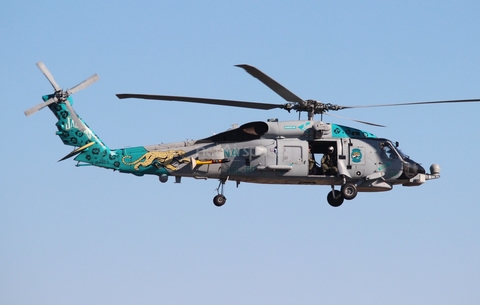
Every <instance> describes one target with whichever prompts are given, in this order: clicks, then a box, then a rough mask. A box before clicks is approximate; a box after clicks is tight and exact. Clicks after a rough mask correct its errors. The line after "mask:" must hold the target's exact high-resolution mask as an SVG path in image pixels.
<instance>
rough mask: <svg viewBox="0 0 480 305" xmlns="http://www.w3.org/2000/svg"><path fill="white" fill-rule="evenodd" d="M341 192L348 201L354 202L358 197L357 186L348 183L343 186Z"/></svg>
mask: <svg viewBox="0 0 480 305" xmlns="http://www.w3.org/2000/svg"><path fill="white" fill-rule="evenodd" d="M340 192H341V193H342V196H343V198H345V199H346V200H352V199H353V198H355V197H357V187H356V186H355V184H351V183H346V184H344V185H342V188H341V189H340Z"/></svg>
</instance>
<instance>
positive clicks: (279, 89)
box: [235, 65, 305, 105]
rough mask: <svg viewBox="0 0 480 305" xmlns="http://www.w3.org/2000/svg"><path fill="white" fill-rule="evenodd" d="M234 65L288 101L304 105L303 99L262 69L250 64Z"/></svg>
mask: <svg viewBox="0 0 480 305" xmlns="http://www.w3.org/2000/svg"><path fill="white" fill-rule="evenodd" d="M235 66H236V67H239V68H243V69H244V70H245V71H247V73H248V74H250V75H251V76H253V77H255V78H257V79H258V80H259V81H261V82H262V83H264V84H265V85H266V86H267V87H268V88H270V89H272V90H273V91H274V92H275V93H276V94H278V95H280V96H281V97H283V98H284V99H285V100H286V101H288V102H293V103H298V104H300V105H304V104H305V101H304V100H303V99H301V98H300V97H298V96H296V95H295V94H294V93H293V92H291V91H290V90H288V89H287V88H285V87H284V86H282V85H280V84H279V83H277V82H276V81H275V80H274V79H272V78H271V77H270V76H268V75H266V74H265V73H263V72H262V71H260V70H258V69H257V68H255V67H253V66H250V65H235Z"/></svg>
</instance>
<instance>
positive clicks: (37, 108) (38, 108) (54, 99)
mask: <svg viewBox="0 0 480 305" xmlns="http://www.w3.org/2000/svg"><path fill="white" fill-rule="evenodd" d="M56 101H57V99H56V98H54V97H52V98H51V99H49V100H47V101H45V102H42V103H40V104H38V105H36V106H33V107H32V108H30V109H28V110H25V111H24V113H25V115H26V116H29V115H32V114H34V113H35V112H37V111H39V110H42V109H43V108H45V107H47V106H48V105H50V104H53V103H55V102H56Z"/></svg>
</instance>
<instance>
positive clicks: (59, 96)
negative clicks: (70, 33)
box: [24, 62, 99, 130]
mask: <svg viewBox="0 0 480 305" xmlns="http://www.w3.org/2000/svg"><path fill="white" fill-rule="evenodd" d="M37 67H38V68H39V69H40V71H42V73H43V74H44V75H45V77H46V78H47V79H48V81H49V82H50V84H51V85H52V87H53V89H55V93H54V94H53V95H52V97H50V98H49V99H48V100H46V101H45V102H42V103H40V104H38V105H35V106H33V107H32V108H30V109H28V110H25V112H24V113H25V115H26V116H30V115H32V114H34V113H35V112H37V111H39V110H41V109H43V108H45V107H47V106H49V105H51V104H54V103H64V104H65V106H66V107H67V109H68V111H69V112H70V115H71V117H72V120H73V121H74V122H75V124H76V125H77V126H78V128H79V129H80V130H85V128H86V127H85V125H84V124H83V122H82V121H81V120H80V119H79V118H78V116H77V114H76V113H75V111H74V110H73V108H72V105H71V104H70V101H69V100H68V97H69V96H70V95H71V94H74V93H75V92H78V91H80V90H82V89H85V88H87V87H88V86H90V85H91V84H93V83H95V82H96V81H97V80H98V79H99V77H98V75H97V74H94V75H92V76H90V77H89V78H87V79H86V80H84V81H83V82H81V83H79V84H78V85H76V86H75V87H73V88H71V89H67V90H63V89H62V88H61V87H60V86H59V85H58V83H57V82H56V81H55V79H54V78H53V75H52V73H50V71H49V70H48V69H47V67H46V66H45V64H44V63H43V62H38V63H37Z"/></svg>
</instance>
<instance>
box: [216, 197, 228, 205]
mask: <svg viewBox="0 0 480 305" xmlns="http://www.w3.org/2000/svg"><path fill="white" fill-rule="evenodd" d="M225 202H227V198H225V196H223V195H217V196H215V197H213V204H214V205H216V206H217V207H221V206H222V205H224V204H225Z"/></svg>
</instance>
